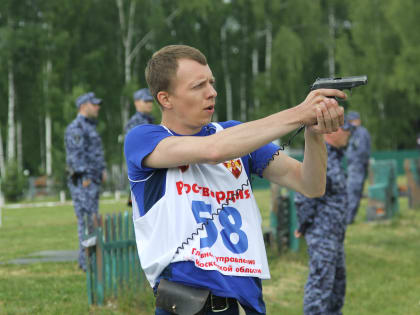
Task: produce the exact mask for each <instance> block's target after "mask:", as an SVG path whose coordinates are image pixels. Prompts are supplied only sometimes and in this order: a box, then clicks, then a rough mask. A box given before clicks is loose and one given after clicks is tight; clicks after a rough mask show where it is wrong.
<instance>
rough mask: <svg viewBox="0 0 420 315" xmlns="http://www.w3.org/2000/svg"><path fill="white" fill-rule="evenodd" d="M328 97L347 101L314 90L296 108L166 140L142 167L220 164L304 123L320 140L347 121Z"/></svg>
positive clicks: (337, 93) (331, 92)
mask: <svg viewBox="0 0 420 315" xmlns="http://www.w3.org/2000/svg"><path fill="white" fill-rule="evenodd" d="M329 97H339V98H345V97H346V95H345V94H344V93H343V92H342V91H339V90H331V89H320V90H315V91H312V92H311V93H309V94H308V96H307V98H306V99H305V101H303V102H302V103H301V104H299V105H298V106H296V107H293V108H291V109H287V110H284V111H281V112H279V113H276V114H273V115H270V116H268V117H265V118H262V119H259V120H254V121H251V122H248V123H244V124H241V125H238V126H234V127H232V128H227V129H225V130H223V131H221V132H218V133H216V134H213V135H211V136H208V137H188V136H185V137H168V138H165V139H164V140H162V141H161V142H160V143H159V144H158V145H157V146H156V148H155V149H154V151H153V152H152V153H151V154H149V155H148V156H147V157H146V158H145V159H144V161H143V164H144V165H145V166H147V167H151V168H167V167H176V166H180V165H185V164H191V163H220V162H222V161H226V160H229V159H233V158H237V157H240V156H243V155H245V154H248V153H250V152H252V151H255V150H256V149H258V148H259V147H261V146H263V145H265V144H267V143H269V142H271V141H273V140H274V139H278V138H280V137H282V136H284V135H285V134H287V133H289V132H291V131H292V130H295V129H296V128H298V127H299V126H301V125H302V124H304V125H306V126H311V127H310V130H311V133H313V134H314V135H313V138H314V139H319V138H317V137H319V136H317V135H316V134H317V133H319V134H321V133H329V132H333V131H336V130H337V129H338V126H339V125H341V124H343V120H344V117H343V112H344V111H343V109H342V108H341V107H340V106H339V105H338V103H337V101H336V100H335V99H333V98H329ZM315 124H316V125H315Z"/></svg>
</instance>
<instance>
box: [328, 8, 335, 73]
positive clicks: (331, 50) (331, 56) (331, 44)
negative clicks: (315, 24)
mask: <svg viewBox="0 0 420 315" xmlns="http://www.w3.org/2000/svg"><path fill="white" fill-rule="evenodd" d="M328 30H329V32H328V33H329V37H330V38H329V41H328V72H329V74H330V77H334V76H335V15H334V8H333V6H332V4H330V5H329V7H328Z"/></svg>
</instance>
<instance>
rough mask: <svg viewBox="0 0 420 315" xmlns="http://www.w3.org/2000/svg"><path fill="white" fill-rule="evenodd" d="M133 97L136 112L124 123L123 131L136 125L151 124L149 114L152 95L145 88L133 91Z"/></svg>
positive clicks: (151, 105)
mask: <svg viewBox="0 0 420 315" xmlns="http://www.w3.org/2000/svg"><path fill="white" fill-rule="evenodd" d="M133 98H134V106H135V107H136V113H135V114H134V115H133V116H131V118H130V119H129V120H128V122H127V124H126V125H125V128H124V130H125V133H127V132H129V131H130V129H132V128H134V127H135V126H138V125H143V124H153V117H152V116H150V113H151V112H152V110H153V96H152V95H150V92H149V89H147V88H145V89H141V90H138V91H136V92H134V95H133Z"/></svg>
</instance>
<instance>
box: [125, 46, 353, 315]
mask: <svg viewBox="0 0 420 315" xmlns="http://www.w3.org/2000/svg"><path fill="white" fill-rule="evenodd" d="M146 80H147V83H148V85H149V89H150V91H151V94H152V95H153V96H154V98H155V99H156V100H157V102H158V103H159V104H160V107H161V111H162V122H161V124H160V125H147V124H146V125H141V126H139V127H136V128H134V129H132V130H131V132H129V133H128V134H127V137H126V138H125V145H124V152H125V157H126V161H127V168H128V178H129V180H130V185H131V191H132V196H133V221H134V227H135V234H136V242H137V248H138V254H139V257H140V261H141V265H142V269H143V270H144V272H145V274H146V277H147V279H148V280H149V283H150V285H151V286H152V288H153V289H154V290H155V291H157V297H158V298H157V308H156V314H159V315H163V314H171V313H174V312H175V313H178V314H185V312H184V313H183V312H182V311H181V310H182V309H186V308H190V307H192V306H193V305H194V304H195V301H197V300H200V299H199V298H200V297H202V295H201V294H200V296H197V295H198V291H200V292H204V293H205V294H203V295H204V298H203V299H202V300H201V302H202V303H199V304H198V307H197V309H194V312H195V313H198V312H200V314H226V315H227V314H239V310H238V302H239V303H240V304H241V305H242V307H243V308H244V309H245V312H246V314H249V315H250V314H265V313H266V310H265V304H264V300H263V297H262V283H261V280H262V279H268V278H270V272H269V269H268V262H267V256H266V253H265V247H264V240H263V237H262V231H261V215H260V212H259V210H258V208H257V205H256V202H255V198H254V196H253V193H252V189H251V186H250V184H249V176H250V175H251V173H254V174H258V175H259V176H261V177H265V178H267V179H268V180H270V181H272V182H274V183H277V184H279V185H283V186H286V187H289V188H291V189H294V190H296V191H300V192H302V193H303V194H305V195H307V196H311V197H316V196H321V195H322V194H323V193H324V191H325V170H326V161H327V152H326V148H325V144H324V141H323V138H322V134H323V133H329V132H332V131H335V130H337V129H338V127H339V125H341V124H342V123H343V118H344V116H343V114H344V110H343V108H342V107H340V106H339V105H338V103H337V101H336V100H335V99H334V98H330V97H339V98H345V97H346V95H345V94H344V93H343V92H342V91H339V90H332V89H320V90H316V91H312V92H310V93H309V94H308V96H307V97H306V99H305V100H304V101H303V102H302V103H301V104H299V105H297V106H295V107H293V108H291V109H287V110H284V111H282V112H278V113H275V114H273V115H270V116H268V117H265V118H262V119H259V120H255V121H251V122H247V123H240V122H237V121H227V122H220V123H212V122H211V119H212V116H213V113H214V111H215V106H216V96H217V92H216V90H215V87H214V84H215V78H214V76H213V73H212V71H211V69H210V67H209V65H208V64H207V59H206V57H205V56H204V55H203V54H202V53H201V52H200V51H199V50H197V49H195V48H193V47H190V46H185V45H170V46H166V47H163V48H162V49H160V50H159V51H157V52H155V53H154V54H153V56H152V58H151V59H150V60H149V62H148V64H147V67H146ZM302 124H304V125H306V130H305V158H304V161H303V162H299V161H297V160H295V159H293V158H291V157H289V156H287V155H286V154H284V153H283V152H278V150H279V147H278V146H276V145H274V144H272V143H271V142H272V141H273V140H274V139H278V138H280V137H283V136H285V135H286V134H288V133H289V132H291V131H293V130H295V129H298V128H299V127H300V126H301V125H302ZM276 152H278V154H275V153H276ZM174 287H175V288H174ZM198 288H200V289H201V290H198ZM185 291H188V292H189V293H191V294H187V295H185V294H181V292H185ZM191 295H193V297H194V296H195V297H194V298H192V299H190V300H186V299H183V297H189V296H191ZM194 312H192V311H191V312H189V313H191V314H193V313H194Z"/></svg>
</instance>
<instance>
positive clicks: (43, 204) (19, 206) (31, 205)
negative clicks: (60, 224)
mask: <svg viewBox="0 0 420 315" xmlns="http://www.w3.org/2000/svg"><path fill="white" fill-rule="evenodd" d="M99 202H100V203H105V204H107V203H115V202H117V201H116V200H113V199H110V200H102V201H99ZM72 204H73V202H72V201H66V202H59V201H48V202H34V203H16V204H11V205H3V207H2V208H3V209H25V208H41V207H59V206H70V205H72Z"/></svg>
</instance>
